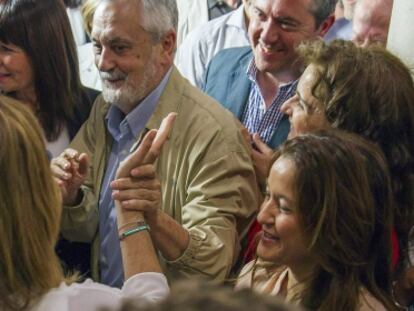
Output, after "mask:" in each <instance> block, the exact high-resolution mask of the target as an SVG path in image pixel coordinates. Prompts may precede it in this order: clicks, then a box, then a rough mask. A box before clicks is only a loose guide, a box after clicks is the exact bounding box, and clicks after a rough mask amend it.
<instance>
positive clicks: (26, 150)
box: [0, 96, 168, 311]
mask: <svg viewBox="0 0 414 311" xmlns="http://www.w3.org/2000/svg"><path fill="white" fill-rule="evenodd" d="M149 138H151V137H149ZM152 138H153V137H152ZM0 141H1V145H0V172H1V178H0V222H1V225H0V239H1V245H2V251H1V252H0V267H1V269H0V309H1V310H33V311H35V310H36V311H37V310H39V311H40V310H41V311H47V310H60V311H72V310H98V309H99V308H100V307H109V308H113V309H115V308H117V307H119V306H120V305H121V299H122V298H123V297H130V298H132V299H135V300H137V299H141V300H152V301H153V300H158V299H161V298H163V297H164V296H165V295H166V294H167V293H168V285H167V281H166V279H165V277H164V275H163V274H162V273H161V268H160V266H159V263H158V259H157V257H156V254H155V251H154V248H153V246H152V242H151V238H150V236H149V233H148V227H146V226H145V225H144V224H141V225H140V228H141V230H140V231H137V232H134V233H131V234H126V233H127V232H130V231H124V230H126V229H128V227H131V226H132V225H133V224H134V225H136V224H137V223H139V219H140V217H141V215H140V214H139V213H135V212H134V213H132V212H127V213H126V212H124V211H122V210H121V209H119V210H118V214H119V215H120V220H119V221H118V225H119V228H120V239H121V250H122V254H123V263H124V269H125V278H126V279H128V280H127V281H126V282H125V284H124V286H123V288H122V289H121V290H119V289H117V288H110V287H108V286H104V285H101V284H97V283H93V282H92V281H91V280H87V281H85V282H84V283H81V284H78V283H72V281H73V280H71V278H65V277H64V275H63V272H62V269H61V266H60V263H59V260H58V258H57V256H56V254H55V251H54V246H55V243H56V241H57V239H58V233H59V226H60V217H61V208H60V206H61V197H60V190H59V189H58V187H57V185H56V184H55V182H54V180H53V177H52V174H51V170H50V167H49V161H48V158H47V155H46V149H45V144H44V138H43V132H42V130H41V128H40V127H39V125H38V124H37V120H36V118H35V117H34V116H33V114H32V112H31V111H30V110H29V109H28V108H27V107H25V106H24V105H21V104H20V103H19V102H16V101H14V100H12V99H9V98H6V97H2V96H0ZM150 143H151V141H150V140H149V139H146V140H145V141H144V142H143V147H142V148H148V146H150ZM121 236H122V237H121ZM136 254H139V256H136ZM72 279H74V277H72Z"/></svg>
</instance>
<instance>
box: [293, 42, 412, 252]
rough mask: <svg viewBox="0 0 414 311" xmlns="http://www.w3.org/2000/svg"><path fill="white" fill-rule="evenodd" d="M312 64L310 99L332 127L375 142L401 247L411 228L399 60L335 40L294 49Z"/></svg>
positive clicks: (407, 106) (405, 82) (406, 108)
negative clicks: (388, 185)
mask: <svg viewBox="0 0 414 311" xmlns="http://www.w3.org/2000/svg"><path fill="white" fill-rule="evenodd" d="M298 52H299V54H300V55H301V56H302V58H303V59H304V61H305V63H306V64H312V65H314V68H315V70H316V76H317V81H316V82H315V84H314V86H313V88H312V94H313V95H314V96H315V97H316V98H317V99H318V100H319V102H320V103H321V104H322V107H323V108H322V109H323V110H324V112H325V115H326V117H327V119H328V121H329V122H330V123H331V124H332V126H333V127H335V128H339V129H342V130H346V131H349V132H353V133H357V134H359V135H362V136H363V137H365V138H366V139H368V140H370V141H373V142H375V143H377V144H378V145H379V146H380V147H381V149H382V151H383V152H384V154H385V157H386V159H387V162H388V166H389V168H390V172H391V181H392V188H393V193H394V197H395V200H396V205H395V207H396V208H395V227H396V230H397V233H398V238H399V242H400V243H399V244H400V246H401V247H402V248H403V249H404V248H406V247H407V237H408V232H409V230H410V228H411V227H412V225H413V224H414V190H413V189H414V143H413V142H414V82H413V79H412V77H411V74H410V71H409V69H408V68H407V67H406V66H405V65H404V64H403V63H402V61H401V60H400V59H399V58H398V57H396V56H394V55H393V54H392V53H390V52H389V51H387V50H386V49H384V48H382V47H379V46H371V47H368V48H360V47H356V46H355V45H354V44H353V43H352V42H347V41H342V40H335V41H333V42H332V43H330V44H326V43H324V42H323V41H316V42H308V43H305V44H303V45H301V46H299V48H298Z"/></svg>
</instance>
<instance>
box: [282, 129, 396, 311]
mask: <svg viewBox="0 0 414 311" xmlns="http://www.w3.org/2000/svg"><path fill="white" fill-rule="evenodd" d="M280 157H284V158H287V159H290V160H291V161H293V163H294V165H295V167H296V170H295V171H296V172H295V193H296V198H297V200H296V201H295V204H296V206H297V213H298V217H299V220H300V223H301V225H302V228H303V230H304V236H305V237H307V239H308V240H307V244H308V248H309V251H310V253H311V256H312V257H313V258H315V261H316V268H315V270H314V271H313V273H312V276H311V277H310V278H309V279H308V280H307V281H305V284H304V288H305V289H304V291H303V292H301V293H300V297H297V298H299V299H300V301H301V303H302V305H303V306H304V307H305V308H306V309H309V310H356V309H357V307H358V304H359V303H360V299H361V289H363V288H365V289H366V290H367V291H368V292H369V293H370V294H372V295H373V296H374V297H375V298H376V299H378V300H379V301H381V303H383V304H384V306H385V307H386V309H387V310H394V309H395V306H394V304H393V302H392V299H391V295H390V288H391V284H390V283H391V277H390V273H391V268H390V258H389V256H390V253H391V241H390V237H391V223H392V208H391V207H392V192H391V186H390V178H389V174H388V170H387V165H386V162H385V160H384V158H383V156H382V153H381V151H380V150H379V149H378V148H377V147H375V146H374V145H373V144H370V143H369V142H367V141H365V140H364V139H362V138H360V137H359V136H356V135H353V134H346V133H345V132H339V131H334V130H331V131H325V132H320V133H316V134H307V135H303V136H298V137H296V138H294V139H292V140H289V141H287V142H285V143H284V144H283V145H282V146H281V147H280V148H279V149H278V150H277V151H276V153H275V157H274V160H276V159H278V158H280Z"/></svg>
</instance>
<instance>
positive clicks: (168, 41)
mask: <svg viewBox="0 0 414 311" xmlns="http://www.w3.org/2000/svg"><path fill="white" fill-rule="evenodd" d="M176 44H177V34H176V33H175V31H173V30H170V31H168V32H167V33H166V34H165V35H164V36H163V37H162V39H161V41H160V45H161V48H162V54H163V56H164V59H165V60H168V61H170V62H171V63H172V62H173V60H174V55H175V50H176Z"/></svg>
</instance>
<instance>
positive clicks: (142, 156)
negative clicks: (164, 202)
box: [111, 113, 176, 217]
mask: <svg viewBox="0 0 414 311" xmlns="http://www.w3.org/2000/svg"><path fill="white" fill-rule="evenodd" d="M175 117H176V114H175V113H170V114H169V115H168V116H167V117H166V118H165V119H164V120H163V122H162V123H161V126H160V129H159V130H158V131H156V130H151V131H149V132H148V133H147V134H146V135H145V137H144V139H143V140H142V142H141V144H140V145H139V147H138V148H137V149H136V150H135V151H134V152H133V153H132V154H131V155H129V156H128V157H127V158H126V159H125V160H124V161H122V162H121V163H120V165H119V168H118V170H117V173H116V179H115V180H114V181H113V182H112V183H111V188H112V190H113V192H112V198H113V199H114V200H116V201H118V202H119V205H120V207H121V208H122V209H123V211H121V213H124V210H129V211H141V212H143V213H144V214H145V216H146V217H151V216H152V215H153V214H155V213H156V212H157V211H158V210H160V208H161V184H160V182H159V180H158V179H157V177H156V173H155V166H154V162H155V160H156V159H157V158H158V156H159V154H160V152H161V148H162V145H163V144H164V142H165V141H166V140H167V138H168V135H169V133H170V131H171V129H172V126H173V123H174V120H175Z"/></svg>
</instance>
